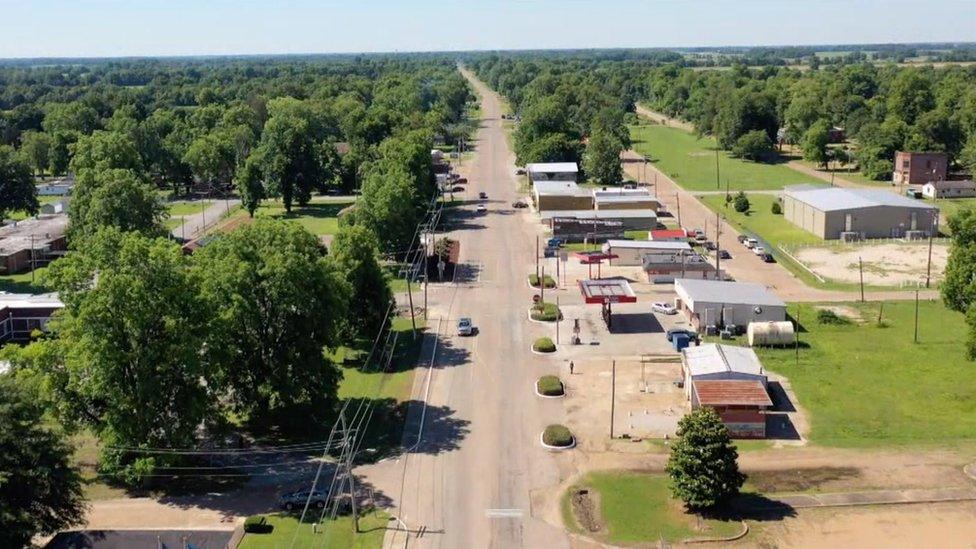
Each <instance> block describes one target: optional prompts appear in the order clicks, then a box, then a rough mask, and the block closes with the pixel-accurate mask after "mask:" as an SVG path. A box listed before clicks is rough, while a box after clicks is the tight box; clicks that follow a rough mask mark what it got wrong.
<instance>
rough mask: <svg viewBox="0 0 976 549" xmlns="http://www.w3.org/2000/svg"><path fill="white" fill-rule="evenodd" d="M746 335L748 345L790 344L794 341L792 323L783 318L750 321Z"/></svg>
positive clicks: (770, 345)
mask: <svg viewBox="0 0 976 549" xmlns="http://www.w3.org/2000/svg"><path fill="white" fill-rule="evenodd" d="M746 336H747V337H748V340H749V346H750V347H764V346H769V347H772V346H777V345H792V344H793V342H794V341H795V335H794V333H793V323H792V322H788V321H785V320H783V321H779V322H750V323H749V327H748V329H746Z"/></svg>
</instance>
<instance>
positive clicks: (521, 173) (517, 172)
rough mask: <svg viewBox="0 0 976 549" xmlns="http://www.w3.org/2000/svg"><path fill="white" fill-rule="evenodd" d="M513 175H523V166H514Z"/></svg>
mask: <svg viewBox="0 0 976 549" xmlns="http://www.w3.org/2000/svg"><path fill="white" fill-rule="evenodd" d="M515 175H525V168H515Z"/></svg>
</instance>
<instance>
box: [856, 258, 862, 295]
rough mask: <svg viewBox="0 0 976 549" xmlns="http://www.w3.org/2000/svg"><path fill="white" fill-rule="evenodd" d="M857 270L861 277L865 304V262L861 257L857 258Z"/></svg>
mask: <svg viewBox="0 0 976 549" xmlns="http://www.w3.org/2000/svg"><path fill="white" fill-rule="evenodd" d="M857 270H858V272H859V273H860V277H861V302H862V303H863V302H864V261H862V260H861V256H857Z"/></svg>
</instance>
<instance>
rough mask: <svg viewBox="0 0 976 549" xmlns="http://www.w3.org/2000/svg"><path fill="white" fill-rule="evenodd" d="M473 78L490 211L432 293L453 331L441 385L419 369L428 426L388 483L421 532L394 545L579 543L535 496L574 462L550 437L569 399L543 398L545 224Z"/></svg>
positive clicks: (464, 237)
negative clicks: (539, 300) (540, 302)
mask: <svg viewBox="0 0 976 549" xmlns="http://www.w3.org/2000/svg"><path fill="white" fill-rule="evenodd" d="M466 76H468V77H469V78H472V77H471V75H469V74H466ZM472 83H473V85H475V86H476V87H477V88H478V90H479V94H480V95H481V98H482V100H481V107H482V113H483V117H484V118H483V126H482V128H481V129H480V130H479V131H478V134H477V141H476V147H477V153H476V155H475V158H474V159H473V160H472V161H470V162H471V165H470V166H467V167H466V169H464V172H467V177H468V180H469V181H470V182H471V183H470V185H469V189H468V190H467V198H468V199H469V200H470V199H472V198H474V197H476V196H477V193H478V192H480V191H485V192H487V193H488V196H489V200H488V201H487V206H488V211H487V212H486V213H481V214H479V213H477V212H476V211H475V203H474V202H475V201H473V200H472V203H471V204H468V205H466V206H463V207H462V208H461V210H460V211H459V212H457V213H456V214H455V222H454V226H453V230H452V235H451V237H452V238H456V239H458V240H459V241H460V242H461V256H460V262H461V263H463V264H464V265H465V268H463V269H461V270H460V271H459V274H458V277H457V280H456V283H455V284H453V285H450V286H448V287H443V286H442V287H440V288H436V289H434V290H432V291H431V316H432V317H436V318H438V319H440V322H439V324H440V326H441V329H440V334H439V335H438V336H437V337H438V348H437V350H436V352H435V353H434V354H433V357H434V361H433V367H432V368H431V370H430V375H431V377H430V379H429V391H427V387H426V377H421V376H418V378H419V381H418V383H417V384H416V386H415V392H416V391H417V390H422V391H423V392H424V393H425V397H426V398H425V401H426V417H425V419H424V431H423V436H422V437H421V439H420V440H419V442H418V443H417V447H416V448H415V449H414V450H413V451H411V452H408V453H407V454H405V456H403V457H401V458H400V460H398V461H397V462H396V463H395V464H393V469H394V471H396V476H399V479H398V480H399V481H400V483H401V485H400V486H399V487H397V488H396V489H395V492H394V493H390V491H391V490H390V487H389V486H386V487H384V488H385V489H386V490H385V491H386V492H387V494H388V495H391V496H393V499H394V501H395V503H396V508H395V509H394V512H395V513H396V514H397V516H398V517H399V519H400V521H402V522H401V524H403V525H405V526H406V528H407V529H408V530H409V532H404V531H400V532H395V533H394V532H390V533H388V535H387V536H386V543H385V546H386V547H405V546H409V547H443V548H456V547H505V548H508V547H548V548H553V549H555V548H560V547H568V546H569V540H568V538H567V537H566V534H565V533H564V532H563V531H562V529H561V528H557V527H554V526H552V525H550V524H548V523H546V522H544V521H543V520H540V519H538V518H535V517H534V516H533V509H532V505H531V501H530V499H531V498H530V495H531V492H532V491H533V490H535V489H537V488H541V487H552V486H555V485H556V484H558V483H559V481H560V479H561V478H562V477H561V476H560V471H564V472H565V471H568V470H571V469H572V462H571V460H572V456H571V453H555V454H554V453H550V452H547V451H545V450H544V449H543V448H542V447H541V445H540V443H539V437H540V434H541V432H542V430H543V429H544V427H545V426H546V425H548V424H550V423H559V422H561V421H562V419H563V417H564V411H563V405H562V403H561V401H559V400H547V399H542V398H539V397H537V396H536V395H535V393H534V389H533V388H534V383H535V380H536V379H537V378H538V377H539V376H540V375H543V374H545V373H549V372H554V371H556V369H557V368H558V364H557V363H556V361H551V363H550V362H547V361H546V359H543V358H540V357H538V356H536V355H534V354H532V353H531V351H530V349H529V347H530V345H531V343H532V341H533V340H534V339H535V338H536V337H540V336H543V335H550V334H549V333H548V329H547V328H546V327H544V326H539V325H536V324H531V323H529V322H528V320H527V319H526V311H527V309H528V307H529V306H530V305H531V296H532V292H531V290H529V288H528V287H527V283H526V277H527V275H528V273H529V271H530V268H531V265H533V262H534V257H535V256H534V252H535V238H536V234H537V231H538V230H539V225H538V223H533V222H532V221H531V220H530V219H529V217H528V216H529V215H531V214H527V213H525V211H524V210H521V211H519V210H514V209H513V208H512V207H511V203H512V202H513V201H514V200H515V199H516V198H517V194H516V181H515V178H514V175H513V173H514V156H513V154H512V152H511V150H510V149H509V147H508V143H507V141H506V138H505V131H504V130H503V128H502V123H501V119H500V114H501V106H500V101H499V99H498V96H497V95H496V94H495V93H494V92H492V91H490V90H488V89H487V88H486V87H485V86H484V85H483V84H482V83H481V82H478V81H476V80H473V79H472ZM461 316H469V317H471V318H472V319H473V321H474V324H475V326H476V327H477V330H478V331H477V334H476V335H475V336H473V337H468V338H459V337H457V336H455V335H454V325H455V323H456V321H457V319H458V318H459V317H461ZM430 325H432V326H436V325H437V323H435V322H431V324H430ZM418 398H423V397H421V396H420V395H417V394H415V396H414V399H415V401H416V400H417V399H418ZM421 408H422V407H421V406H415V407H414V409H413V410H412V412H413V415H414V416H416V414H417V413H420V410H421ZM408 423H413V422H410V421H408ZM408 432H409V431H408ZM408 436H409V435H408ZM406 442H409V438H408V439H407V440H406ZM374 473H375V474H376V475H377V476H380V477H386V482H384V481H383V480H378V481H377V484H378V485H382V484H388V483H389V482H390V475H389V472H387V473H386V474H383V473H381V472H378V471H374ZM367 476H371V475H369V474H367Z"/></svg>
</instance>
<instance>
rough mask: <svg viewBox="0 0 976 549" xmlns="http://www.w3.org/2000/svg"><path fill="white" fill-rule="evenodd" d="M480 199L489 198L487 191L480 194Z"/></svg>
mask: <svg viewBox="0 0 976 549" xmlns="http://www.w3.org/2000/svg"><path fill="white" fill-rule="evenodd" d="M478 198H480V199H482V200H485V199H487V198H488V193H486V192H485V191H481V192H480V193H478Z"/></svg>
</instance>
